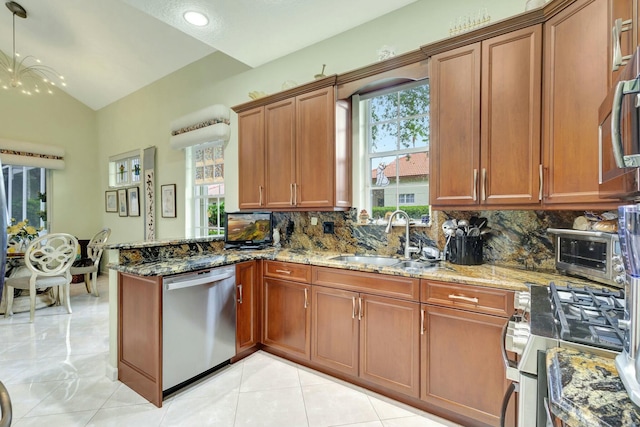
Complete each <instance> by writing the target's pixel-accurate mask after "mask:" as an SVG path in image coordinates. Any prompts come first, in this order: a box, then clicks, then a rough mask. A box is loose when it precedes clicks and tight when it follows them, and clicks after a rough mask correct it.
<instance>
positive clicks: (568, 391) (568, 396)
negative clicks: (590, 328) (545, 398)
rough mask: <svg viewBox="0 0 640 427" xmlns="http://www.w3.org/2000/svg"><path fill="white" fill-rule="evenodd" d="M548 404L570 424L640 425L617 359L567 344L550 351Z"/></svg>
mask: <svg viewBox="0 0 640 427" xmlns="http://www.w3.org/2000/svg"><path fill="white" fill-rule="evenodd" d="M547 373H548V379H549V405H550V409H551V411H552V412H553V414H554V415H555V416H556V417H558V418H559V419H560V420H562V421H563V422H564V423H565V424H566V425H568V426H571V427H590V426H593V427H605V426H616V427H623V426H640V408H638V407H637V406H636V405H634V404H633V402H631V400H630V399H629V396H628V395H627V392H626V390H625V388H624V385H623V384H622V380H621V379H620V377H619V376H618V371H617V370H616V367H615V361H614V359H609V358H605V357H600V356H597V355H595V354H593V353H583V352H579V351H576V350H572V349H567V348H554V349H551V350H548V351H547Z"/></svg>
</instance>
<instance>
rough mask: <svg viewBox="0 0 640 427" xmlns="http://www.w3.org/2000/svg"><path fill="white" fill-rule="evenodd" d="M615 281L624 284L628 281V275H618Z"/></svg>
mask: <svg viewBox="0 0 640 427" xmlns="http://www.w3.org/2000/svg"><path fill="white" fill-rule="evenodd" d="M613 281H614V282H616V283H617V284H618V285H624V284H625V282H626V277H625V276H616V277H615V278H614V279H613Z"/></svg>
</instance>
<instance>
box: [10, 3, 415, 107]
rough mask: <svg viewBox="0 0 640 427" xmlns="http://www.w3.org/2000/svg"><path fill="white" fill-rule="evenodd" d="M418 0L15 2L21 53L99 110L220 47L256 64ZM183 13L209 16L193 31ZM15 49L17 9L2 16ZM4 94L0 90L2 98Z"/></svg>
mask: <svg viewBox="0 0 640 427" xmlns="http://www.w3.org/2000/svg"><path fill="white" fill-rule="evenodd" d="M414 1H416V0H393V1H389V0H347V1H344V0H322V1H319V0H232V1H230V0H55V1H52V0H19V1H18V3H20V4H21V5H22V6H23V7H24V8H25V9H26V10H27V14H28V16H27V19H21V18H19V17H16V30H15V31H16V50H17V51H18V52H21V53H23V54H25V55H33V56H35V57H37V58H40V59H41V60H42V62H43V63H44V64H46V65H49V66H51V67H53V68H55V69H56V71H58V72H59V73H61V74H63V75H64V76H65V79H66V81H67V83H68V86H67V87H66V88H64V90H65V91H66V92H67V93H68V94H69V95H71V96H73V97H74V98H76V99H77V100H79V101H80V102H82V103H84V104H86V105H87V106H89V107H90V108H92V109H94V110H98V109H100V108H102V107H104V106H106V105H109V104H110V103H112V102H114V101H117V100H118V99H120V98H122V97H124V96H127V95H128V94H130V93H132V92H134V91H136V90H138V89H140V88H142V87H144V86H146V85H148V84H150V83H152V82H154V81H156V80H158V79H160V78H162V77H164V76H166V75H168V74H171V73H172V72H174V71H176V70H178V69H180V68H182V67H184V66H185V65H188V64H190V63H192V62H194V61H197V60H198V59H201V58H203V57H204V56H207V55H209V54H211V53H213V52H215V51H220V52H223V53H225V54H226V55H228V56H230V57H232V58H235V59H236V60H238V61H241V62H243V63H245V64H247V65H248V66H250V67H258V66H260V65H262V64H265V63H267V62H269V61H273V60H275V59H277V58H280V57H282V56H285V55H287V54H290V53H292V52H295V51H297V50H299V49H302V48H304V47H307V46H310V45H312V44H314V43H317V42H319V41H322V40H324V39H327V38H329V37H332V36H334V35H336V34H339V33H341V32H344V31H346V30H349V29H351V28H353V27H356V26H358V25H361V24H363V23H365V22H367V21H370V20H372V19H375V18H377V17H379V16H382V15H384V14H387V13H389V12H392V11H393V10H396V9H399V8H401V7H403V6H406V5H408V4H410V3H413V2H414ZM186 11H199V12H203V13H205V14H206V15H207V16H208V18H209V23H208V24H207V25H206V26H204V27H195V26H192V25H191V24H189V23H187V22H186V21H184V19H183V14H184V12H186ZM0 49H1V50H2V51H4V52H5V53H7V54H8V55H11V52H12V13H11V12H10V11H9V10H8V9H6V8H2V10H0ZM0 96H2V92H0Z"/></svg>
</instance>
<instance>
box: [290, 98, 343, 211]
mask: <svg viewBox="0 0 640 427" xmlns="http://www.w3.org/2000/svg"><path fill="white" fill-rule="evenodd" d="M334 92H335V88H334V87H333V86H332V87H329V88H324V89H319V90H316V91H313V92H310V93H307V94H304V95H300V96H298V97H296V181H295V186H294V203H295V205H296V206H297V207H300V208H310V207H313V208H317V207H331V206H334V199H335V196H334V193H335V188H336V184H335V170H336V169H335V158H336V155H335V135H334V134H335V96H334Z"/></svg>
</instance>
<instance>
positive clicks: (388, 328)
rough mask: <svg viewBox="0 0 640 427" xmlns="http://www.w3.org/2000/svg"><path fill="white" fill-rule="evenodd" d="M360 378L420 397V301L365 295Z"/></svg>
mask: <svg viewBox="0 0 640 427" xmlns="http://www.w3.org/2000/svg"><path fill="white" fill-rule="evenodd" d="M361 298H362V310H361V313H360V315H361V317H362V320H361V322H360V378H362V379H364V380H367V381H370V382H372V383H375V384H379V385H381V386H383V387H386V388H388V389H391V390H395V391H398V392H401V393H403V394H406V395H407V396H412V397H418V393H419V390H420V388H419V372H420V368H419V366H420V304H418V303H416V302H411V301H402V300H396V299H393V298H387V297H380V296H376V295H367V294H363V295H362V296H361Z"/></svg>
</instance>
